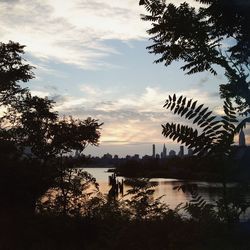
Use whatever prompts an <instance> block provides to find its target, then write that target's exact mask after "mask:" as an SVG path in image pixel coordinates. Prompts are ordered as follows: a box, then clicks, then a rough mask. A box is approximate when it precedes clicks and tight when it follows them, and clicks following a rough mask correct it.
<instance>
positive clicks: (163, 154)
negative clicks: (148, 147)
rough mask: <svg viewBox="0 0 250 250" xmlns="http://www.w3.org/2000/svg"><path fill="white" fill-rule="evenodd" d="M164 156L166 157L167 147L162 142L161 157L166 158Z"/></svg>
mask: <svg viewBox="0 0 250 250" xmlns="http://www.w3.org/2000/svg"><path fill="white" fill-rule="evenodd" d="M166 157H167V149H166V146H165V143H164V145H163V150H162V154H161V158H166Z"/></svg>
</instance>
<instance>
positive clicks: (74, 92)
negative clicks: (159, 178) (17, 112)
mask: <svg viewBox="0 0 250 250" xmlns="http://www.w3.org/2000/svg"><path fill="white" fill-rule="evenodd" d="M138 2H139V1H136V0H123V1H117V0H109V1H104V0H64V1H61V0H43V1H41V0H6V1H5V0H0V9H1V12H0V27H1V28H0V37H1V42H8V41H9V40H12V41H15V42H19V43H20V44H23V45H26V48H25V52H26V53H25V59H26V60H27V61H28V63H30V64H31V65H33V66H35V67H36V69H35V70H34V73H35V75H36V78H35V79H33V80H32V81H30V82H29V83H28V85H27V86H28V87H29V88H30V90H31V92H32V94H34V95H38V96H41V97H45V96H48V97H49V98H51V99H53V100H55V101H56V105H55V109H56V110H57V111H59V114H60V116H63V115H73V117H75V118H81V119H85V118H87V117H92V118H94V119H98V120H99V121H100V122H104V125H103V126H102V130H101V138H100V145H99V147H88V148H87V149H86V151H85V153H86V154H91V155H96V156H102V155H103V154H105V153H107V152H109V153H111V154H113V155H114V154H118V155H119V156H126V155H127V154H129V155H133V154H139V155H141V156H142V155H145V154H149V155H150V154H152V144H153V143H154V144H156V151H157V152H158V153H159V152H160V151H161V150H162V147H163V143H165V144H166V146H167V150H168V151H169V150H170V149H174V150H176V151H178V148H179V146H180V145H178V144H176V143H174V142H172V141H171V140H168V139H166V138H164V137H163V136H162V134H161V124H164V123H166V122H179V123H182V124H186V122H185V120H181V119H179V118H178V117H176V116H174V115H173V114H171V113H170V112H169V111H167V110H165V109H164V108H163V105H164V103H165V100H166V98H167V97H168V95H171V94H173V93H176V94H177V95H178V96H179V95H185V96H186V97H187V98H193V99H194V100H198V101H199V103H204V104H205V105H206V106H209V107H210V110H213V111H214V112H215V113H216V114H221V112H222V108H221V107H222V101H221V100H220V98H219V84H222V83H225V81H226V80H225V78H224V76H223V72H222V71H219V74H218V75H217V76H212V75H211V74H209V73H207V72H203V73H198V74H195V75H191V76H187V75H185V74H184V72H182V71H181V70H180V66H181V65H182V63H181V62H178V63H173V64H172V65H171V66H169V67H165V66H164V65H161V64H154V63H153V61H154V60H155V59H157V58H156V57H155V56H154V55H152V54H149V53H148V51H147V49H146V47H147V46H148V45H150V41H149V40H148V38H149V37H148V35H147V33H146V30H147V29H148V28H149V27H150V24H149V23H146V22H144V21H142V20H141V19H140V14H143V13H145V12H144V9H143V7H142V6H139V4H138ZM172 2H174V3H176V4H179V3H180V2H181V0H172ZM189 2H192V3H193V2H194V1H191V0H190V1H189ZM195 4H196V5H197V3H195ZM25 86H26V85H25ZM248 139H249V138H248Z"/></svg>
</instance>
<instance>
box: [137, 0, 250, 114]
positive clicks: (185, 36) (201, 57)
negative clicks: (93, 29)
mask: <svg viewBox="0 0 250 250" xmlns="http://www.w3.org/2000/svg"><path fill="white" fill-rule="evenodd" d="M197 1H198V0H197ZM199 2H200V3H203V4H204V5H202V6H201V7H200V8H198V9H197V8H196V9H195V8H194V7H191V6H190V5H189V4H188V3H186V2H185V3H182V4H180V5H179V6H176V5H174V4H172V3H170V4H167V3H166V1H164V0H144V1H140V5H143V6H144V7H145V8H146V10H147V12H148V14H146V15H142V19H143V20H145V21H148V22H150V23H151V24H152V27H151V28H150V29H149V30H148V34H149V35H150V40H151V41H152V43H153V44H152V45H150V46H149V47H148V49H149V52H150V53H154V54H156V55H160V57H159V59H157V60H156V61H155V62H156V63H161V62H163V63H164V64H165V65H166V66H168V65H169V64H171V63H172V62H173V61H179V60H181V61H183V62H184V63H185V64H184V65H183V66H182V69H183V70H184V71H186V72H187V73H188V74H193V73H197V72H203V71H209V72H211V73H212V74H217V72H216V67H215V66H216V65H219V66H220V67H222V68H223V69H224V70H225V75H226V77H227V78H228V83H227V84H223V85H221V86H220V91H221V96H222V97H223V98H235V100H236V102H237V104H238V105H239V108H240V109H241V110H244V109H245V108H247V107H249V105H250V91H249V81H248V75H249V57H250V28H249V27H250V18H249V12H250V4H249V2H248V0H241V1H236V0H228V1H224V0H211V1H203V0H201V1H199ZM225 43H226V44H227V47H226V48H225V46H224V45H225Z"/></svg>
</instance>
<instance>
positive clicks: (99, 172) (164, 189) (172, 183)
mask: <svg viewBox="0 0 250 250" xmlns="http://www.w3.org/2000/svg"><path fill="white" fill-rule="evenodd" d="M84 170H85V171H87V172H89V173H90V174H92V175H93V176H94V177H95V178H96V180H97V182H98V183H99V185H100V191H101V192H102V193H104V194H107V193H108V191H109V190H110V186H109V185H108V177H109V176H110V175H111V173H109V172H107V171H108V168H84ZM122 179H123V177H118V180H119V181H121V180H122ZM151 181H153V182H156V183H158V185H157V186H156V187H155V193H154V196H155V198H158V197H160V196H162V201H163V202H165V203H166V204H167V205H169V207H170V208H172V209H174V208H175V207H176V206H177V205H179V204H180V203H183V204H185V203H186V202H188V201H189V200H190V199H191V195H190V194H189V193H183V192H182V191H178V190H174V189H173V188H174V187H176V186H179V185H182V184H184V181H182V180H178V179H165V178H153V179H151ZM189 183H190V182H189ZM191 183H195V184H197V185H198V191H199V195H201V196H202V198H203V199H204V200H206V201H207V202H210V203H215V201H216V200H218V199H220V197H221V192H222V184H221V183H210V182H199V181H193V182H191ZM228 186H229V187H231V188H233V187H234V186H235V184H234V183H232V184H230V185H228ZM128 189H129V187H126V186H125V187H124V193H126V191H127V190H128ZM245 198H246V199H247V200H248V201H250V194H249V193H248V194H247V196H246V197H245ZM249 213H250V212H248V213H246V214H245V216H246V217H248V218H249V217H250V216H249ZM243 217H244V215H243ZM243 219H244V218H243Z"/></svg>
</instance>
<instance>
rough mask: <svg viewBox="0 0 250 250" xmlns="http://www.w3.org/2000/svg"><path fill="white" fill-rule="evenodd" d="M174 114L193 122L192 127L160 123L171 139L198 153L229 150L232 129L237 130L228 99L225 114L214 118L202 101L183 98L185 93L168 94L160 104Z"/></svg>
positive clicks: (233, 109)
mask: <svg viewBox="0 0 250 250" xmlns="http://www.w3.org/2000/svg"><path fill="white" fill-rule="evenodd" d="M164 107H165V108H166V109H169V110H170V111H172V112H173V113H174V114H176V115H179V116H181V117H183V118H185V119H186V120H190V121H191V122H192V123H193V124H195V125H196V126H197V129H194V128H192V127H190V126H187V125H181V124H175V123H168V122H167V123H166V124H165V125H162V128H163V130H162V134H163V135H164V136H165V137H168V138H170V139H172V140H174V141H175V140H177V142H180V143H184V144H185V145H186V146H187V147H188V148H192V149H193V150H194V154H198V155H200V156H202V155H206V154H219V153H222V154H225V155H229V154H230V146H231V144H232V143H233V138H234V135H235V133H236V132H237V131H238V130H239V127H236V126H235V125H234V123H236V122H237V119H236V110H235V108H234V107H233V106H232V104H231V102H230V101H229V100H226V101H225V102H224V106H223V108H224V112H225V116H222V117H220V118H218V117H217V116H215V115H213V113H212V111H209V109H208V108H207V107H204V105H203V104H201V105H198V103H197V101H193V100H192V99H189V100H187V98H186V97H183V96H180V97H179V98H177V97H176V95H175V94H174V95H173V96H169V97H168V99H167V100H166V103H165V105H164Z"/></svg>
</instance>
